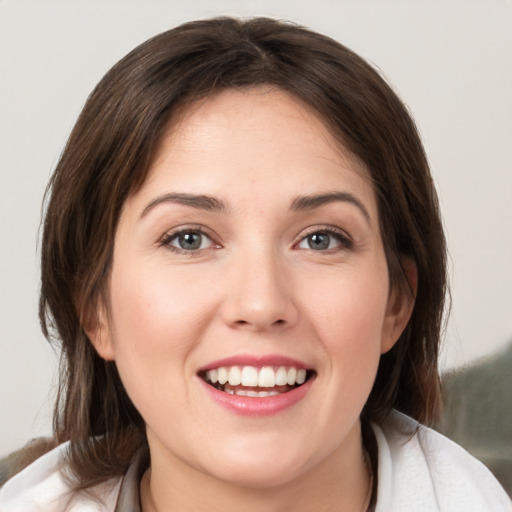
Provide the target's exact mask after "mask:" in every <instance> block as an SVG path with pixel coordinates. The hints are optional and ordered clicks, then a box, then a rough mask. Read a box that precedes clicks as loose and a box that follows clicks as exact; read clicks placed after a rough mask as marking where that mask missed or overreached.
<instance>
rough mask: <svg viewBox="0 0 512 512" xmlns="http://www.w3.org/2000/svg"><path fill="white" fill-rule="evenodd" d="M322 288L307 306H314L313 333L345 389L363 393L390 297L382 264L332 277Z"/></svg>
mask: <svg viewBox="0 0 512 512" xmlns="http://www.w3.org/2000/svg"><path fill="white" fill-rule="evenodd" d="M361 275H363V276H364V278H361ZM327 284H328V286H327ZM324 289H327V290H328V291H327V292H325V293H322V294H321V296H317V297H314V296H311V297H310V299H309V302H310V303H309V307H307V308H306V309H309V310H310V311H313V313H312V315H311V317H312V321H311V323H312V325H313V326H314V329H315V332H316V337H317V338H318V339H319V340H321V342H322V344H323V346H324V347H323V348H324V354H325V357H326V359H327V364H328V366H330V368H331V372H332V377H333V378H334V381H335V382H338V383H339V385H340V386H342V387H343V394H344V395H346V396H349V395H350V393H352V396H355V395H357V394H358V392H359V390H360V391H361V392H362V394H365V393H366V392H369V390H370V389H371V386H372V385H373V380H374V377H375V373H376V370H377V366H378V363H379V359H380V351H381V341H382V332H383V326H384V321H385V315H386V308H387V298H388V278H387V270H386V267H385V266H384V267H383V269H382V265H378V266H377V265H376V266H375V267H373V271H365V272H362V271H361V272H355V271H352V272H347V273H345V274H343V275H341V273H340V275H339V276H331V279H329V280H328V281H327V282H326V283H325V286H324Z"/></svg>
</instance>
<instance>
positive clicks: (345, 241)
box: [159, 226, 354, 256]
mask: <svg viewBox="0 0 512 512" xmlns="http://www.w3.org/2000/svg"><path fill="white" fill-rule="evenodd" d="M187 234H195V235H199V236H201V237H206V238H208V239H209V240H210V243H211V244H213V245H214V246H215V245H216V246H217V247H216V248H219V247H220V244H218V243H216V242H215V240H214V237H213V236H212V235H211V234H210V233H209V232H207V231H206V230H205V229H204V228H203V227H199V226H198V227H192V226H191V227H185V228H181V229H179V230H178V231H172V232H171V233H167V234H166V235H164V237H163V238H162V239H161V240H160V243H159V245H160V246H162V247H166V248H167V249H169V250H170V251H172V252H174V253H178V254H186V255H189V256H192V255H194V254H197V253H200V252H202V251H204V250H205V249H204V248H203V249H201V248H198V249H188V250H187V249H183V248H179V247H175V246H174V245H172V242H173V241H174V240H176V239H178V238H179V237H180V236H183V235H187ZM312 235H327V236H329V237H332V238H334V239H335V240H336V241H337V242H339V246H338V247H334V248H330V249H329V248H326V249H321V250H320V249H313V248H311V247H310V248H309V249H306V250H310V251H313V252H318V253H321V252H324V253H332V252H337V251H338V250H352V249H353V248H354V242H353V241H352V239H351V238H350V237H349V236H348V235H347V234H346V233H345V232H343V231H341V230H340V229H337V228H334V227H332V226H321V227H319V226H314V227H311V228H309V229H308V230H307V231H306V232H305V233H302V234H301V237H300V239H299V241H298V242H296V243H295V244H294V246H293V247H294V248H296V247H297V246H298V245H299V244H300V243H302V242H304V241H306V240H307V239H308V237H310V236H312ZM329 243H330V242H329Z"/></svg>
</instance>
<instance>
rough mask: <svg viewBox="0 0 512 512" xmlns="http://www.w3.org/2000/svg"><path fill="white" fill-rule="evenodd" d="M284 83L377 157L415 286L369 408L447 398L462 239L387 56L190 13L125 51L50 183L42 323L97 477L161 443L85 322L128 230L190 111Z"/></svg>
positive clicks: (398, 258) (62, 434) (392, 236)
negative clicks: (56, 348)
mask: <svg viewBox="0 0 512 512" xmlns="http://www.w3.org/2000/svg"><path fill="white" fill-rule="evenodd" d="M259 85H269V86H272V87H275V88H277V89H279V90H283V91H286V92H287V93H289V94H291V95H292V96H294V97H295V98H297V99H299V100H300V101H301V102H303V104H305V105H307V106H308V107H309V108H311V109H312V110H313V111H314V112H316V114H317V115H319V117H320V118H321V119H322V120H323V121H324V123H325V124H326V126H327V127H328V128H329V129H330V131H331V133H332V134H333V135H334V136H335V137H336V139H337V140H339V141H340V142H341V143H342V144H343V146H344V147H345V148H347V149H348V150H349V151H351V152H352V153H353V154H354V155H355V156H356V157H357V158H359V159H360V160H361V161H362V162H363V163H364V165H365V167H366V168H367V170H368V173H369V175H370V179H371V182H372V185H373V188H374V190H375V193H376V197H377V204H378V211H379V219H380V230H381V234H382V239H383V243H384V249H385V254H386V259H387V264H388V269H389V279H390V286H391V287H392V288H393V289H396V290H401V292H404V291H407V292H408V293H409V292H410V288H409V283H408V281H407V278H406V273H405V271H404V268H403V259H404V258H409V259H411V260H413V261H414V263H415V265H416V268H417V293H416V298H415V306H414V310H413V312H412V315H411V318H410V321H409V323H408V325H407V326H406V328H405V330H404V332H403V334H402V335H401V336H400V338H399V340H398V341H397V343H396V344H395V345H394V347H393V348H392V349H391V350H390V351H389V352H387V353H385V354H384V355H382V356H381V359H380V364H379V368H378V372H377V377H376V380H375V383H374V386H373V389H372V391H371V393H370V396H369V398H368V401H367V403H366V405H365V407H364V410H363V414H362V418H363V421H364V422H366V424H368V422H370V421H374V422H377V423H378V422H381V421H383V420H384V418H385V417H386V416H387V415H388V414H389V412H390V410H391V409H392V408H396V409H398V410H400V411H402V412H404V413H406V414H408V415H410V416H412V417H413V418H415V419H417V420H418V421H420V422H423V423H429V422H432V421H433V420H435V419H436V418H437V417H438V414H439V412H440V407H441V395H440V382H439V375H438V370H437V360H438V350H439V344H440V336H441V330H442V320H443V308H444V297H445V289H446V247H445V238H444V234H443V229H442V223H441V219H440V215H439V209H438V201H437V196H436V192H435V188H434V185H433V181H432V178H431V175H430V172H429V167H428V162H427V158H426V156H425V152H424V149H423V146H422V143H421V141H420V138H419V135H418V132H417V129H416V127H415V124H414V122H413V120H412V119H411V116H410V115H409V113H408V111H407V109H406V107H405V106H404V105H403V104H402V102H401V101H400V99H399V98H398V97H397V95H396V94H395V93H394V92H393V90H392V89H391V87H390V86H389V85H387V84H386V82H385V80H384V79H383V78H381V76H380V75H379V73H378V72H376V71H375V70H374V69H373V68H372V66H370V65H369V64H368V63H366V62H365V61H364V60H363V59H362V58H361V57H359V56H358V55H356V54H355V53H353V52H352V51H351V50H349V49H348V48H346V47H344V46H343V45H341V44H339V43H338V42H336V41H334V40H332V39H330V38H328V37H326V36H323V35H320V34H318V33H315V32H312V31H310V30H308V29H305V28H303V27H300V26H297V25H294V24H291V23H286V22H281V21H276V20H272V19H267V18H255V19H248V20H239V19H233V18H215V19H209V20H202V21H194V22H190V23H186V24H184V25H181V26H179V27H177V28H174V29H172V30H169V31H167V32H164V33H162V34H160V35H157V36H156V37H154V38H152V39H149V40H148V41H146V42H145V43H143V44H141V45H140V46H138V47H137V48H135V49H134V50H133V51H132V52H130V53H129V54H128V55H127V56H126V57H124V58H123V59H122V60H120V61H119V62H118V63H117V64H115V65H114V66H113V67H112V69H111V70H110V71H109V72H108V73H107V74H106V75H105V77H104V78H103V79H102V80H101V81H100V83H99V84H98V85H97V86H96V88H95V89H94V91H93V92H92V93H91V95H90V96H89V98H88V100H87V102H86V104H85V106H84V108H83V110H82V112H81V114H80V116H79V118H78V120H77V122H76V124H75V126H74V129H73V131H72V133H71V135H70V137H69V140H68V142H67V144H66V147H65V149H64V151H63V153H62V155H61V158H60V161H59V162H58V165H57V167H56V169H55V172H54V174H53V176H52V178H51V180H50V183H49V185H48V189H47V193H46V194H47V195H46V200H47V203H46V204H47V211H46V217H45V220H44V229H43V237H42V262H41V268H42V277H41V296H40V320H41V325H42V330H43V332H44V334H45V336H46V337H47V338H48V339H49V340H50V341H55V342H56V343H57V344H60V349H61V355H62V356H61V373H60V384H59V391H58V399H57V404H56V408H55V415H54V430H55V439H56V442H63V441H70V448H69V453H68V458H69V466H70V468H71V473H72V474H73V475H74V476H75V477H76V481H77V482H78V487H80V488H87V487H90V486H92V485H94V484H96V483H99V482H101V481H103V480H105V479H107V478H109V477H111V476H114V475H118V474H122V473H123V472H124V471H125V470H126V468H127V466H128V464H129V462H130V460H131V458H132V456H133V454H134V452H135V451H136V450H137V449H138V448H139V447H140V446H142V445H144V444H145V443H146V439H145V426H144V421H143V419H142V418H141V416H140V415H139V413H138V412H137V410H136V409H135V407H134V406H133V404H132V402H131V401H130V398H129V397H128V396H127V394H126V392H125V390H124V387H123V384H122V382H121V380H120V378H119V375H118V372H117V370H116V366H115V363H114V362H112V361H105V360H103V359H102V358H101V357H99V356H98V354H97V353H96V352H95V350H94V348H93V346H92V344H91V342H90V340H89V339H88V337H87V335H86V332H85V330H84V323H85V322H86V321H87V319H90V318H91V317H92V316H93V315H94V314H95V311H96V306H97V304H98V301H99V300H102V299H105V297H106V282H107V279H106V278H107V277H108V275H109V271H110V269H111V264H112V252H113V245H114V237H115V233H116V227H117V223H118V219H119V216H120V212H121V208H122V206H123V204H124V202H125V200H126V198H127V197H128V196H129V195H130V194H132V193H134V192H135V191H137V190H138V189H139V188H140V187H141V185H142V183H143V182H144V180H145V178H146V175H147V173H148V168H149V167H150V164H151V161H152V157H153V156H154V154H155V151H156V149H157V147H158V144H159V142H160V140H161V138H162V136H163V134H164V133H165V131H166V130H167V129H168V128H169V125H170V124H171V125H172V123H173V120H175V119H176V117H177V116H178V113H179V112H180V111H183V110H184V109H185V110H186V108H187V106H190V105H191V104H193V103H194V102H196V101H198V100H201V99H205V98H208V97H211V96H212V95H215V94H217V93H219V92H221V91H223V90H226V89H232V88H235V89H244V88H250V87H255V86H259Z"/></svg>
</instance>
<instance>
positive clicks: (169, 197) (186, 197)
mask: <svg viewBox="0 0 512 512" xmlns="http://www.w3.org/2000/svg"><path fill="white" fill-rule="evenodd" d="M163 203H175V204H182V205H185V206H191V207H193V208H198V209H200V210H207V211H214V212H223V211H226V205H225V203H224V202H223V201H221V200H220V199H217V198H215V197H212V196H206V195H202V194H200V195H197V194H182V193H176V192H170V193H168V194H163V195H161V196H158V197H156V198H155V199H153V200H152V201H151V202H150V203H149V204H148V205H147V206H146V208H144V210H143V211H142V213H141V218H142V217H144V216H145V215H147V214H148V213H149V212H150V211H151V210H152V209H153V208H155V207H156V206H158V205H160V204H163Z"/></svg>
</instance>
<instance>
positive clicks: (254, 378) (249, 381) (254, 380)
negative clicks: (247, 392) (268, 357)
mask: <svg viewBox="0 0 512 512" xmlns="http://www.w3.org/2000/svg"><path fill="white" fill-rule="evenodd" d="M257 385H258V370H256V368H254V367H253V366H245V367H244V369H243V370H242V386H257Z"/></svg>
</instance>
